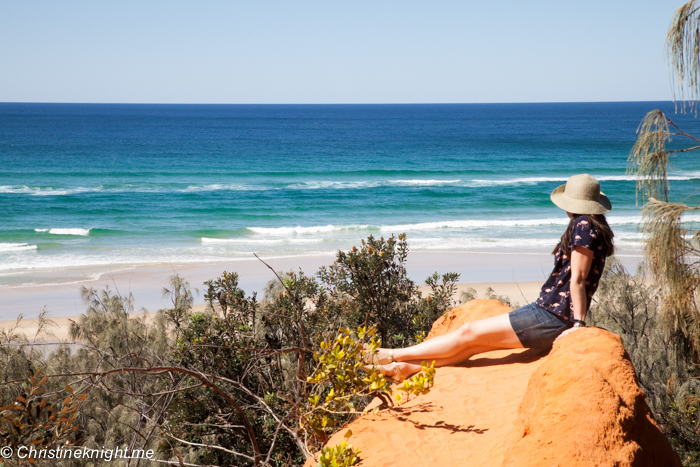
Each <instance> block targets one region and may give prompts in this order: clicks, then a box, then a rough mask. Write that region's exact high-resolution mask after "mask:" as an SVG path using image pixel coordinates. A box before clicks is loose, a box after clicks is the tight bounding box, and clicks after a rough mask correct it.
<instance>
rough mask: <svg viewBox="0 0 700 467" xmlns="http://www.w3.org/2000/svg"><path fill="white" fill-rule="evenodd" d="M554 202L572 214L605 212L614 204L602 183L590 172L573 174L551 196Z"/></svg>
mask: <svg viewBox="0 0 700 467" xmlns="http://www.w3.org/2000/svg"><path fill="white" fill-rule="evenodd" d="M549 197H550V198H551V200H552V202H553V203H554V204H556V205H557V206H558V207H560V208H562V209H563V210H564V211H566V212H570V213H572V214H605V213H608V212H610V210H611V209H612V204H611V203H610V200H609V199H608V197H607V196H605V195H604V194H603V193H601V191H600V183H599V182H598V180H596V179H595V178H593V177H591V176H590V175H588V174H579V175H573V176H572V177H570V178H569V180H567V182H566V184H565V185H561V186H558V187H557V188H555V189H554V191H553V192H552V194H551V195H550V196H549Z"/></svg>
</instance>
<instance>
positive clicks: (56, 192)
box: [0, 185, 103, 196]
mask: <svg viewBox="0 0 700 467" xmlns="http://www.w3.org/2000/svg"><path fill="white" fill-rule="evenodd" d="M102 190H103V188H102V187H101V186H99V187H74V188H52V187H38V186H34V187H30V186H26V185H2V186H0V193H10V194H29V195H32V196H66V195H75V194H80V193H93V192H98V191H102Z"/></svg>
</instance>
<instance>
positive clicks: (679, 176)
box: [471, 172, 700, 186]
mask: <svg viewBox="0 0 700 467" xmlns="http://www.w3.org/2000/svg"><path fill="white" fill-rule="evenodd" d="M593 177H595V178H596V179H597V180H598V181H600V182H607V181H612V182H625V181H629V182H634V181H637V180H638V178H639V177H636V176H631V175H595V174H594V175H593ZM568 179H569V177H568V176H563V175H562V176H559V177H556V176H554V177H516V178H507V179H478V178H476V179H473V180H471V183H473V184H475V185H476V186H497V185H517V184H533V185H534V184H536V183H545V182H561V183H566V181H567V180H568ZM697 179H700V172H675V173H671V174H669V175H668V180H697Z"/></svg>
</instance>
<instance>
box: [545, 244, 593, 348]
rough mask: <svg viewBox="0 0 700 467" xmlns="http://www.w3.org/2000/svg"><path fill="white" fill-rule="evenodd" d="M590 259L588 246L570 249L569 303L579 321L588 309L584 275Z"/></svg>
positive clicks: (562, 335) (591, 258)
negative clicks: (572, 306)
mask: <svg viewBox="0 0 700 467" xmlns="http://www.w3.org/2000/svg"><path fill="white" fill-rule="evenodd" d="M592 261H593V252H592V251H591V250H589V249H588V248H584V247H582V246H579V245H577V246H575V247H574V249H573V250H572V251H571V284H569V290H570V291H571V303H572V304H573V305H574V319H580V320H581V321H583V320H585V319H586V311H588V310H586V306H587V305H588V300H587V299H586V277H588V272H589V271H590V270H591V262H592ZM576 329H577V328H569V329H567V330H566V331H564V332H562V333H561V334H559V336H557V338H556V339H554V342H556V341H558V340H559V339H561V338H562V337H564V336H566V335H567V334H571V333H572V332H574V331H575V330H576Z"/></svg>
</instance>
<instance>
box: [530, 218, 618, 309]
mask: <svg viewBox="0 0 700 467" xmlns="http://www.w3.org/2000/svg"><path fill="white" fill-rule="evenodd" d="M573 229H574V230H573V231H572V232H571V250H572V251H573V249H574V247H576V246H582V247H584V248H587V249H589V250H591V251H592V252H593V261H592V262H591V269H590V271H589V272H588V277H586V295H587V297H586V298H587V303H586V309H588V307H590V306H591V298H592V297H593V294H594V293H595V291H596V289H597V288H598V281H599V280H600V276H601V274H603V268H604V267H605V258H606V257H607V255H608V246H607V245H606V244H605V242H604V241H603V238H602V237H601V236H600V235H599V234H598V231H597V230H596V228H595V227H594V226H593V223H592V222H590V221H589V220H588V217H587V216H579V217H577V218H576V219H575V220H574V226H573ZM570 285H571V258H569V257H568V256H567V255H565V254H563V251H562V249H561V247H559V248H558V249H557V252H556V254H555V255H554V270H553V271H552V274H551V275H550V276H549V279H547V282H545V283H544V285H543V286H542V291H541V292H540V296H539V298H538V299H537V300H535V304H536V305H538V306H540V307H542V308H544V309H545V310H547V311H549V312H551V313H554V314H555V315H559V316H561V317H562V318H564V319H565V320H567V321H568V320H573V315H574V305H573V303H572V302H571V291H570V289H569V287H570Z"/></svg>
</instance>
